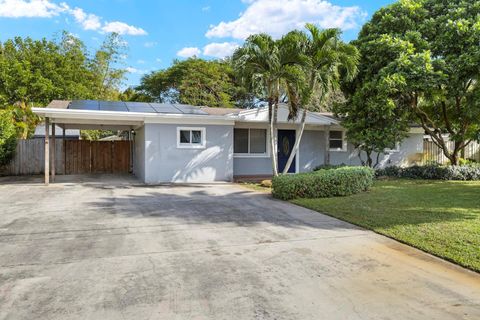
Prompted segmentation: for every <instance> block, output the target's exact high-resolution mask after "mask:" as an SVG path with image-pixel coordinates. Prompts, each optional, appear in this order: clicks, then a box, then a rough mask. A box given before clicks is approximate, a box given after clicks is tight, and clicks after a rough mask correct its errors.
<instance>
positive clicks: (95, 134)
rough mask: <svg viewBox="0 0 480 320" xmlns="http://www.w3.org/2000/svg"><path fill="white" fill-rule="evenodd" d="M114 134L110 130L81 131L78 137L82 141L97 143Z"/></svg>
mask: <svg viewBox="0 0 480 320" xmlns="http://www.w3.org/2000/svg"><path fill="white" fill-rule="evenodd" d="M115 134H116V132H114V131H111V130H81V132H80V136H81V137H82V140H91V141H98V140H100V139H102V138H106V137H110V136H113V135H115Z"/></svg>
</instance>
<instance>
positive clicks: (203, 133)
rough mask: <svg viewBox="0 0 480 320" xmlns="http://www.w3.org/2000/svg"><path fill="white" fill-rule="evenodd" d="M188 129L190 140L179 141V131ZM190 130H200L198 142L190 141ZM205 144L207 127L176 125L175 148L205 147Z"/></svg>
mask: <svg viewBox="0 0 480 320" xmlns="http://www.w3.org/2000/svg"><path fill="white" fill-rule="evenodd" d="M181 131H190V142H189V143H184V142H183V143H182V142H180V132H181ZM192 131H200V139H201V142H200V143H193V142H192ZM206 144H207V129H206V128H205V127H177V148H178V149H205V148H206Z"/></svg>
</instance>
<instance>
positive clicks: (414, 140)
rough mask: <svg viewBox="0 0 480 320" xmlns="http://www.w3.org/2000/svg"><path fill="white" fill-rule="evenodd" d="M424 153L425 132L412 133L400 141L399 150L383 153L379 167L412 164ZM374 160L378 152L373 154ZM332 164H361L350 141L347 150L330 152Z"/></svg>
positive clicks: (364, 157) (363, 155)
mask: <svg viewBox="0 0 480 320" xmlns="http://www.w3.org/2000/svg"><path fill="white" fill-rule="evenodd" d="M421 153H423V133H411V134H409V136H408V137H407V138H405V140H403V141H402V143H400V148H399V151H392V152H390V153H388V154H385V155H381V156H380V161H379V167H380V168H383V167H388V166H393V165H395V166H407V165H411V164H412V162H414V161H415V159H418V158H419V156H420V154H421ZM373 157H374V161H375V160H376V159H375V157H376V154H374V155H373ZM362 159H363V160H365V159H366V156H365V154H362ZM330 163H331V164H346V165H361V161H360V158H359V157H358V152H357V151H356V150H355V149H354V147H353V145H351V144H350V143H349V144H348V145H347V151H346V152H341V151H334V152H330Z"/></svg>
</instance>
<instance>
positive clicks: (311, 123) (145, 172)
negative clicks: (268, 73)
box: [33, 101, 424, 184]
mask: <svg viewBox="0 0 480 320" xmlns="http://www.w3.org/2000/svg"><path fill="white" fill-rule="evenodd" d="M33 111H34V112H35V113H36V114H38V115H40V116H44V117H49V118H50V121H51V122H52V123H58V124H60V123H61V124H63V125H65V126H66V127H67V128H70V127H72V128H73V127H76V128H79V129H82V128H87V127H88V128H92V129H99V128H101V129H109V130H113V129H117V130H129V129H130V130H133V131H132V132H134V147H133V149H134V150H133V172H134V174H135V175H136V176H137V177H138V178H139V179H140V180H142V181H144V182H145V183H150V184H155V183H163V182H212V181H232V180H233V179H234V178H246V177H252V176H256V177H263V176H271V174H272V162H271V157H270V147H269V143H270V138H269V135H270V133H269V123H268V109H267V108H258V109H248V110H242V109H227V108H209V107H195V106H190V105H179V104H159V103H137V102H127V103H125V102H103V101H100V102H99V101H73V102H71V103H70V102H69V103H68V104H65V105H63V107H61V108H57V107H53V108H52V107H47V108H34V109H33ZM287 115H288V108H287V106H286V105H280V106H279V112H278V132H277V141H278V160H279V161H278V162H279V170H280V171H282V170H283V168H284V166H285V164H286V162H287V159H288V156H289V154H290V152H291V150H292V148H293V145H294V142H295V136H296V135H297V130H298V120H297V121H295V122H293V121H287ZM423 134H424V132H423V130H421V129H420V128H412V130H411V132H410V134H409V136H408V137H407V138H406V139H405V140H404V141H403V142H402V143H401V144H399V145H398V146H397V148H396V149H395V150H390V151H388V152H387V153H386V154H385V155H382V156H381V158H380V166H382V167H383V166H388V165H409V164H412V163H413V162H416V161H418V158H419V157H421V154H422V152H423ZM325 163H329V164H347V165H359V164H360V159H359V157H358V152H357V151H356V150H355V148H354V147H353V146H352V145H351V144H350V143H348V141H347V140H346V136H345V130H344V128H343V127H342V126H341V124H340V122H339V121H338V120H337V119H335V118H334V117H333V116H332V115H331V114H326V113H315V112H309V113H308V115H307V122H306V128H305V132H304V135H303V138H302V141H301V144H300V148H299V151H298V153H297V155H296V157H295V161H294V162H293V164H292V166H291V168H290V171H289V172H292V173H294V172H309V171H312V170H313V169H314V168H315V167H317V166H319V165H322V164H325Z"/></svg>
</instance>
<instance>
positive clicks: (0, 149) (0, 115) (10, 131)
mask: <svg viewBox="0 0 480 320" xmlns="http://www.w3.org/2000/svg"><path fill="white" fill-rule="evenodd" d="M16 146H17V131H16V128H15V123H14V121H13V115H12V112H11V111H8V110H0V166H2V165H6V164H8V163H9V162H10V160H11V159H12V158H13V155H14V154H15V148H16Z"/></svg>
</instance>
